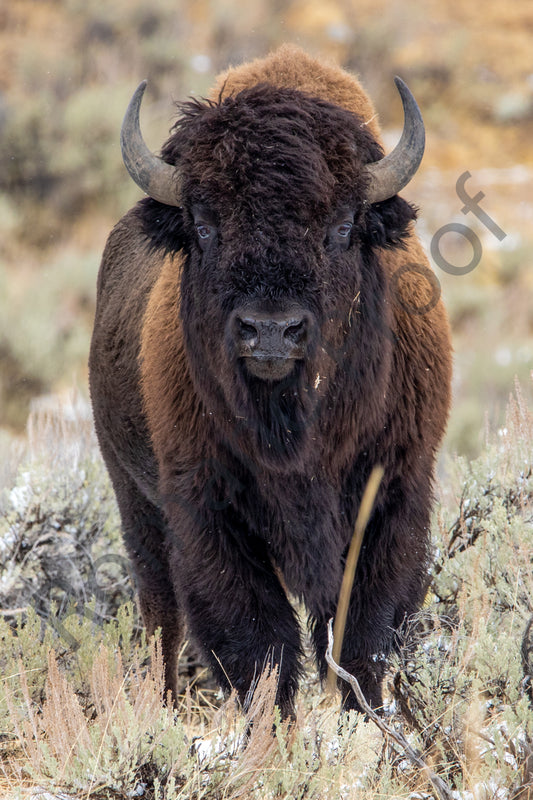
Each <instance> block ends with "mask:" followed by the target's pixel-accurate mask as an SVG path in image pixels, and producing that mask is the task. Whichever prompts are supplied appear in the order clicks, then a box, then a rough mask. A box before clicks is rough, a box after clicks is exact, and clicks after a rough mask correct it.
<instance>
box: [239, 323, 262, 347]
mask: <svg viewBox="0 0 533 800" xmlns="http://www.w3.org/2000/svg"><path fill="white" fill-rule="evenodd" d="M237 331H238V334H239V337H240V338H241V339H242V341H243V342H247V343H248V344H250V343H251V342H252V341H253V340H254V339H257V336H258V333H257V328H256V327H255V325H254V324H253V323H252V321H251V320H248V319H240V318H238V319H237Z"/></svg>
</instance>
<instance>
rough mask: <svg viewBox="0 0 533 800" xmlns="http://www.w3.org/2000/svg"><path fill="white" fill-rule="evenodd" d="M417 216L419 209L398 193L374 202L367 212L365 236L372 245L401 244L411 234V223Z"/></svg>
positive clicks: (390, 245)
mask: <svg viewBox="0 0 533 800" xmlns="http://www.w3.org/2000/svg"><path fill="white" fill-rule="evenodd" d="M416 217H417V209H416V208H415V206H412V205H411V204H410V203H408V202H407V200H404V199H403V198H401V197H398V195H395V196H394V197H391V198H389V199H388V200H383V201H382V202H380V203H374V204H373V205H371V206H369V207H368V210H367V212H366V225H365V233H364V238H365V240H366V243H367V244H368V245H369V246H370V247H395V246H398V245H401V244H402V243H403V241H404V239H405V238H406V237H407V235H408V234H409V223H410V222H413V221H414V220H415V219H416Z"/></svg>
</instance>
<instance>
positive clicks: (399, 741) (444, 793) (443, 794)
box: [326, 619, 453, 800]
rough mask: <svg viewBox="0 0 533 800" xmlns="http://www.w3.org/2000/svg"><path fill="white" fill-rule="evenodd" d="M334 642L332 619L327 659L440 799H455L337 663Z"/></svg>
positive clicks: (353, 679) (379, 726)
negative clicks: (334, 654) (368, 701)
mask: <svg viewBox="0 0 533 800" xmlns="http://www.w3.org/2000/svg"><path fill="white" fill-rule="evenodd" d="M333 643H334V640H333V620H331V619H330V621H329V622H328V649H327V651H326V661H327V662H328V664H329V666H330V667H331V669H332V670H333V671H334V672H335V673H336V674H337V675H338V676H339V678H342V679H343V680H345V681H347V682H348V683H349V684H350V686H351V688H352V689H353V692H354V694H355V696H356V697H357V701H358V703H359V705H360V706H361V708H362V709H363V711H364V712H365V714H367V716H368V717H369V718H370V719H371V720H372V722H374V723H375V724H376V725H377V726H378V728H379V729H380V731H381V732H382V733H384V734H385V736H387V737H388V738H389V739H392V741H393V742H394V743H395V744H396V745H397V746H398V747H399V748H400V750H401V752H402V753H403V754H404V755H405V756H407V758H408V759H409V761H410V762H411V763H412V764H414V765H415V766H416V767H418V769H419V770H420V771H421V772H422V773H423V774H424V775H425V776H426V778H427V779H428V780H429V781H430V783H431V785H432V786H433V788H434V789H435V792H436V794H437V796H438V797H439V798H440V800H453V792H452V790H451V789H450V787H449V786H448V784H447V783H446V782H445V781H443V780H442V778H440V777H439V776H438V775H437V774H436V773H435V772H433V770H432V769H431V768H430V767H429V766H428V765H427V764H426V762H425V761H424V759H423V758H422V756H421V755H420V753H419V752H418V751H417V750H415V749H414V748H413V747H411V745H410V744H409V742H408V741H407V739H406V737H405V736H404V734H403V733H402V731H400V730H397V729H395V728H391V727H390V726H389V725H387V724H386V722H384V721H383V719H382V718H381V717H380V716H379V715H378V714H376V712H375V711H374V709H373V708H372V707H371V706H370V705H369V704H368V703H367V701H366V698H365V696H364V694H363V692H362V691H361V687H360V686H359V681H358V680H357V678H355V677H354V676H353V675H350V673H349V672H347V671H346V670H345V669H343V668H342V667H341V666H339V664H337V662H336V661H335V660H334V658H333Z"/></svg>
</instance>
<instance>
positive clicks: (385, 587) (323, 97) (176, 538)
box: [90, 47, 450, 714]
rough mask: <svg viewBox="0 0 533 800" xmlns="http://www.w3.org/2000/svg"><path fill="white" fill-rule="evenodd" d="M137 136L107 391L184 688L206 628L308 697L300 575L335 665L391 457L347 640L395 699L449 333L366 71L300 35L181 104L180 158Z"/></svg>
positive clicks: (139, 566) (345, 660) (240, 670)
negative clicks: (349, 569)
mask: <svg viewBox="0 0 533 800" xmlns="http://www.w3.org/2000/svg"><path fill="white" fill-rule="evenodd" d="M125 138H127V131H126V134H125ZM129 146H130V145H129V139H127V141H125V143H124V149H125V159H126V163H127V164H128V160H129V162H130V163H129V167H128V168H129V169H130V172H131V173H132V175H133V177H134V178H135V179H136V180H137V181H138V182H139V184H140V185H142V186H143V187H144V188H146V190H147V191H149V193H150V195H151V197H148V198H145V199H144V200H142V201H141V202H140V203H138V204H137V205H136V206H135V207H134V208H133V209H132V210H131V211H129V212H128V213H127V214H126V216H125V217H124V218H123V219H122V220H121V221H120V222H119V223H118V225H117V226H116V227H115V229H114V230H113V232H112V233H111V235H110V237H109V240H108V242H107V246H106V248H105V252H104V256H103V260H102V265H101V269H100V274H99V278H98V298H97V311H96V319H95V327H94V334H93V340H92V346H91V355H90V385H91V396H92V403H93V408H94V417H95V423H96V430H97V433H98V437H99V441H100V445H101V449H102V453H103V456H104V458H105V461H106V464H107V467H108V470H109V473H110V476H111V479H112V482H113V485H114V489H115V492H116V496H117V500H118V504H119V508H120V513H121V517H122V523H123V530H124V537H125V543H126V546H127V549H128V552H129V555H130V557H131V561H132V565H133V569H134V573H135V577H136V583H137V590H138V595H139V601H140V607H141V611H142V615H143V618H144V621H145V624H146V627H147V629H148V631H149V632H151V631H153V630H154V629H155V628H156V627H158V626H161V628H162V642H163V651H164V657H165V663H166V683H167V687H168V688H171V689H174V687H175V680H176V654H177V650H178V648H179V645H180V643H181V641H182V637H183V635H184V626H185V624H187V627H188V629H189V632H190V634H191V635H192V636H193V637H194V639H195V640H196V642H197V643H198V645H199V646H200V648H201V650H202V652H203V654H204V657H205V659H206V660H207V662H208V663H209V664H210V666H211V668H212V669H213V671H214V673H215V675H216V677H217V679H218V680H219V682H220V684H221V685H222V686H224V687H226V688H227V687H228V686H229V685H231V686H234V687H236V688H237V690H238V691H239V694H240V696H241V698H242V700H243V701H244V700H245V698H246V696H247V693H248V692H249V690H250V687H251V686H252V685H253V681H254V679H255V678H256V677H257V675H258V673H259V672H260V671H261V669H262V668H263V667H264V666H265V664H268V663H272V664H277V665H278V666H279V670H280V677H279V690H278V702H279V703H280V706H281V709H282V712H283V713H284V714H290V713H292V709H293V700H294V694H295V690H296V688H297V682H298V677H299V672H300V669H301V658H302V644H301V632H300V627H299V621H298V618H297V615H296V612H295V610H294V608H293V605H292V604H291V602H290V601H289V599H288V596H287V592H288V593H289V594H291V595H293V597H295V598H297V599H298V600H301V601H303V603H304V604H305V607H306V608H307V611H308V613H309V622H310V626H311V631H312V637H313V641H314V645H315V648H316V656H317V660H318V664H319V667H320V670H321V673H322V674H324V672H325V669H326V664H325V656H324V654H325V649H326V625H327V621H328V619H329V618H330V617H331V616H333V615H334V614H335V610H336V604H337V598H338V592H339V587H340V583H341V578H342V570H343V564H344V559H345V556H346V552H347V548H348V545H349V542H350V538H351V534H352V531H353V526H354V520H355V516H356V514H357V510H358V506H359V502H360V499H361V496H362V492H363V489H364V487H365V484H366V481H367V479H368V477H369V474H370V471H371V469H372V467H373V466H374V465H376V464H381V465H382V466H383V467H384V470H385V473H384V479H383V481H382V485H381V488H380V491H379V495H378V498H377V502H376V506H375V509H374V512H373V515H372V517H371V520H370V523H369V526H368V528H367V532H366V534H365V539H364V544H363V548H362V551H361V556H360V560H359V564H358V566H357V572H356V579H355V585H354V589H353V594H352V599H351V603H350V611H349V616H348V621H347V629H346V635H345V642H344V646H343V651H342V664H343V666H344V667H345V668H346V669H348V670H349V671H350V672H352V673H354V674H355V675H356V676H357V677H358V679H359V681H360V684H361V686H362V689H363V691H364V692H365V694H366V696H367V698H368V700H369V701H370V702H371V703H372V704H373V705H374V706H379V705H380V704H381V702H382V700H381V681H382V676H383V670H384V664H385V658H386V656H387V654H388V653H389V651H390V649H391V647H392V646H393V643H394V637H395V631H396V630H397V628H398V627H399V626H400V625H401V624H402V622H403V621H404V619H405V618H406V616H408V615H409V614H411V613H412V612H414V611H415V610H416V609H417V608H418V607H419V605H420V603H421V601H422V599H423V597H424V593H425V590H426V586H427V580H428V566H429V552H428V535H429V534H428V527H429V517H430V510H431V503H432V477H433V472H434V462H435V453H436V450H437V447H438V445H439V442H440V439H441V437H442V435H443V431H444V427H445V422H446V417H447V411H448V404H449V383H450V344H449V334H448V326H447V321H446V317H445V313H444V311H443V309H442V307H441V304H440V302H435V301H434V299H433V300H432V298H431V285H430V283H428V276H427V273H428V268H427V260H426V257H425V255H424V254H423V252H422V250H421V248H420V246H419V243H418V240H417V239H416V237H415V234H414V232H413V220H414V218H415V212H414V210H413V208H412V207H411V206H410V205H409V204H408V203H407V202H406V201H404V200H403V199H401V198H400V197H399V196H398V195H397V193H396V191H395V190H394V189H395V187H394V186H393V189H392V192H393V193H392V195H391V196H388V197H385V198H381V195H380V192H381V194H383V193H384V191H383V190H382V189H376V188H375V186H374V182H375V181H376V180H377V179H376V178H375V175H374V173H373V172H372V171H371V169H370V170H369V168H368V167H369V165H374V164H376V163H378V164H380V166H381V159H382V158H383V150H382V148H381V145H380V143H379V131H378V129H377V124H376V121H375V114H374V111H373V109H372V106H371V104H370V102H369V100H368V99H367V98H366V96H365V95H364V93H363V91H362V89H361V87H360V85H359V84H358V82H357V81H356V79H355V78H353V77H352V76H350V75H348V74H347V73H345V72H343V71H341V70H339V69H337V68H334V67H329V66H325V65H323V64H321V63H320V62H317V61H314V60H312V59H310V58H309V57H307V56H306V55H304V54H303V53H302V52H301V51H299V50H297V49H295V48H291V47H285V48H283V49H282V50H280V51H278V52H277V53H274V54H273V55H271V56H270V57H268V58H267V59H265V60H263V61H258V62H253V63H252V64H249V65H245V66H243V67H240V68H237V69H235V70H230V71H229V72H228V73H227V74H226V75H225V76H222V78H221V80H220V83H219V85H218V87H217V88H216V89H215V91H214V93H213V99H212V100H209V101H202V102H190V103H188V104H185V105H184V106H182V107H181V115H180V117H179V119H178V122H177V123H176V126H175V128H174V129H173V132H172V134H171V136H170V138H169V139H168V141H167V142H166V144H165V145H164V148H163V150H162V160H155V157H154V162H156V163H154V164H152V163H151V162H150V163H149V168H147V167H146V164H144V162H143V163H142V164H140V162H139V158H138V157H137V155H134V156H131V154H130V155H128V152H127V150H128V147H129ZM408 146H409V143H408ZM141 150H142V144H141ZM141 155H142V153H141ZM159 172H161V176H160V175H159ZM379 180H381V178H380V179H379ZM387 181H388V177H387V179H386V181H385V183H387ZM404 182H405V179H404ZM380 185H381V184H380ZM400 185H402V184H400ZM389 191H391V190H390V189H389ZM385 193H386V191H385ZM376 197H377V199H376ZM428 298H429V299H428ZM430 301H431V302H430ZM422 312H423V313H422ZM345 704H346V706H347V707H357V702H356V700H355V697H354V696H353V695H351V694H346V696H345Z"/></svg>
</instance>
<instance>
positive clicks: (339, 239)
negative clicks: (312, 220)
mask: <svg viewBox="0 0 533 800" xmlns="http://www.w3.org/2000/svg"><path fill="white" fill-rule="evenodd" d="M337 220H338V221H337V222H335V223H334V224H333V225H330V226H329V228H328V232H327V237H326V242H327V243H328V244H329V245H331V246H333V247H337V248H340V249H341V250H347V249H348V248H349V246H350V234H351V232H352V229H353V215H352V214H348V216H347V217H344V219H343V217H340V220H339V219H338V218H337Z"/></svg>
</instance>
